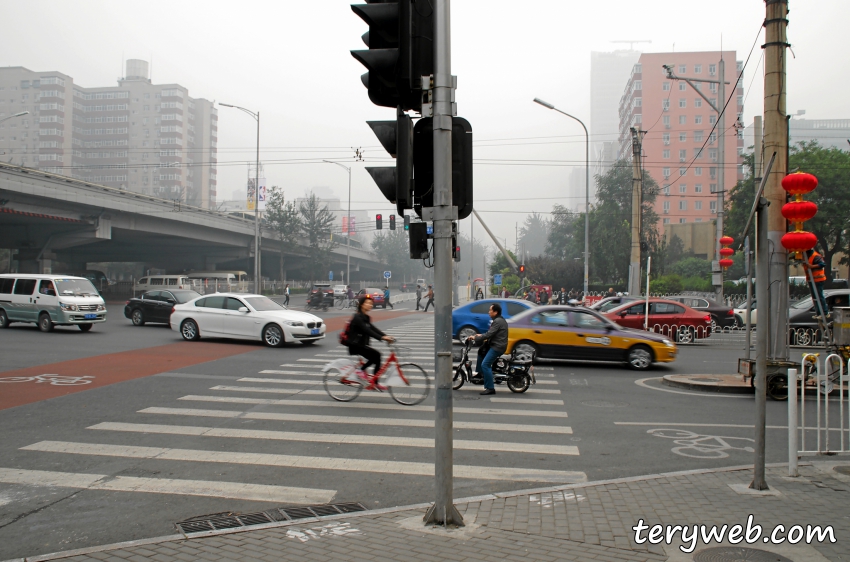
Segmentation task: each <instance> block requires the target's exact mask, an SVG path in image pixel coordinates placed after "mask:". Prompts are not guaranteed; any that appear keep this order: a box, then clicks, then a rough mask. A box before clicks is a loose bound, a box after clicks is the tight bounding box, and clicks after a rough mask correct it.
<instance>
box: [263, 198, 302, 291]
mask: <svg viewBox="0 0 850 562" xmlns="http://www.w3.org/2000/svg"><path fill="white" fill-rule="evenodd" d="M265 220H266V223H267V224H268V225H269V228H271V230H272V231H273V232H274V233H275V234H276V235H277V238H278V240H280V281H281V283H283V278H284V274H283V271H284V256H285V255H286V253H287V252H289V253H292V250H293V249H294V248H295V246H296V245H297V243H298V238H299V237H300V236H301V230H302V226H303V225H302V222H301V215H300V214H299V212H298V208H297V207H296V206H295V203H294V202H292V201H289V202H288V203H287V202H286V200H285V197H284V193H283V190H282V189H279V188H278V187H277V186H273V187H272V188H271V190H270V191H269V198H268V201H267V202H266V211H265Z"/></svg>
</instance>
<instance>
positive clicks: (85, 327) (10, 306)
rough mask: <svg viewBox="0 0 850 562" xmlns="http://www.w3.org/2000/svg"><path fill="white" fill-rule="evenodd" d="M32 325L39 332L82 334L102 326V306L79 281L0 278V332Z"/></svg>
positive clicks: (91, 287)
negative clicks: (60, 329)
mask: <svg viewBox="0 0 850 562" xmlns="http://www.w3.org/2000/svg"><path fill="white" fill-rule="evenodd" d="M12 322H32V323H33V324H37V325H38V328H39V330H41V331H42V332H50V331H52V330H53V327H54V326H74V325H76V326H77V327H79V328H80V330H82V331H83V332H88V331H89V330H91V328H92V326H94V325H95V324H99V323H100V322H106V303H104V302H103V298H102V297H101V296H100V294H99V293H98V292H97V290H96V289H95V288H94V285H92V284H91V281H89V280H88V279H85V278H83V277H71V276H64V275H55V274H54V275H38V274H28V273H9V274H2V275H0V328H8V327H9V324H11V323H12Z"/></svg>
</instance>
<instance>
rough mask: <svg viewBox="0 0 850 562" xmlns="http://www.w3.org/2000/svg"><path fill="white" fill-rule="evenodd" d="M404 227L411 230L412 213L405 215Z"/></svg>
mask: <svg viewBox="0 0 850 562" xmlns="http://www.w3.org/2000/svg"><path fill="white" fill-rule="evenodd" d="M404 229H405V230H410V215H404Z"/></svg>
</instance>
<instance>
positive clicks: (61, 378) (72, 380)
mask: <svg viewBox="0 0 850 562" xmlns="http://www.w3.org/2000/svg"><path fill="white" fill-rule="evenodd" d="M93 379H94V377H93V376H82V377H71V376H66V375H56V374H44V375H34V376H32V377H0V383H15V382H34V383H36V384H40V383H45V382H46V383H50V384H51V385H53V386H76V385H82V384H91V382H92V380H93Z"/></svg>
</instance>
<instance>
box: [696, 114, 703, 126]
mask: <svg viewBox="0 0 850 562" xmlns="http://www.w3.org/2000/svg"><path fill="white" fill-rule="evenodd" d="M694 124H695V125H702V115H694Z"/></svg>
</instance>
